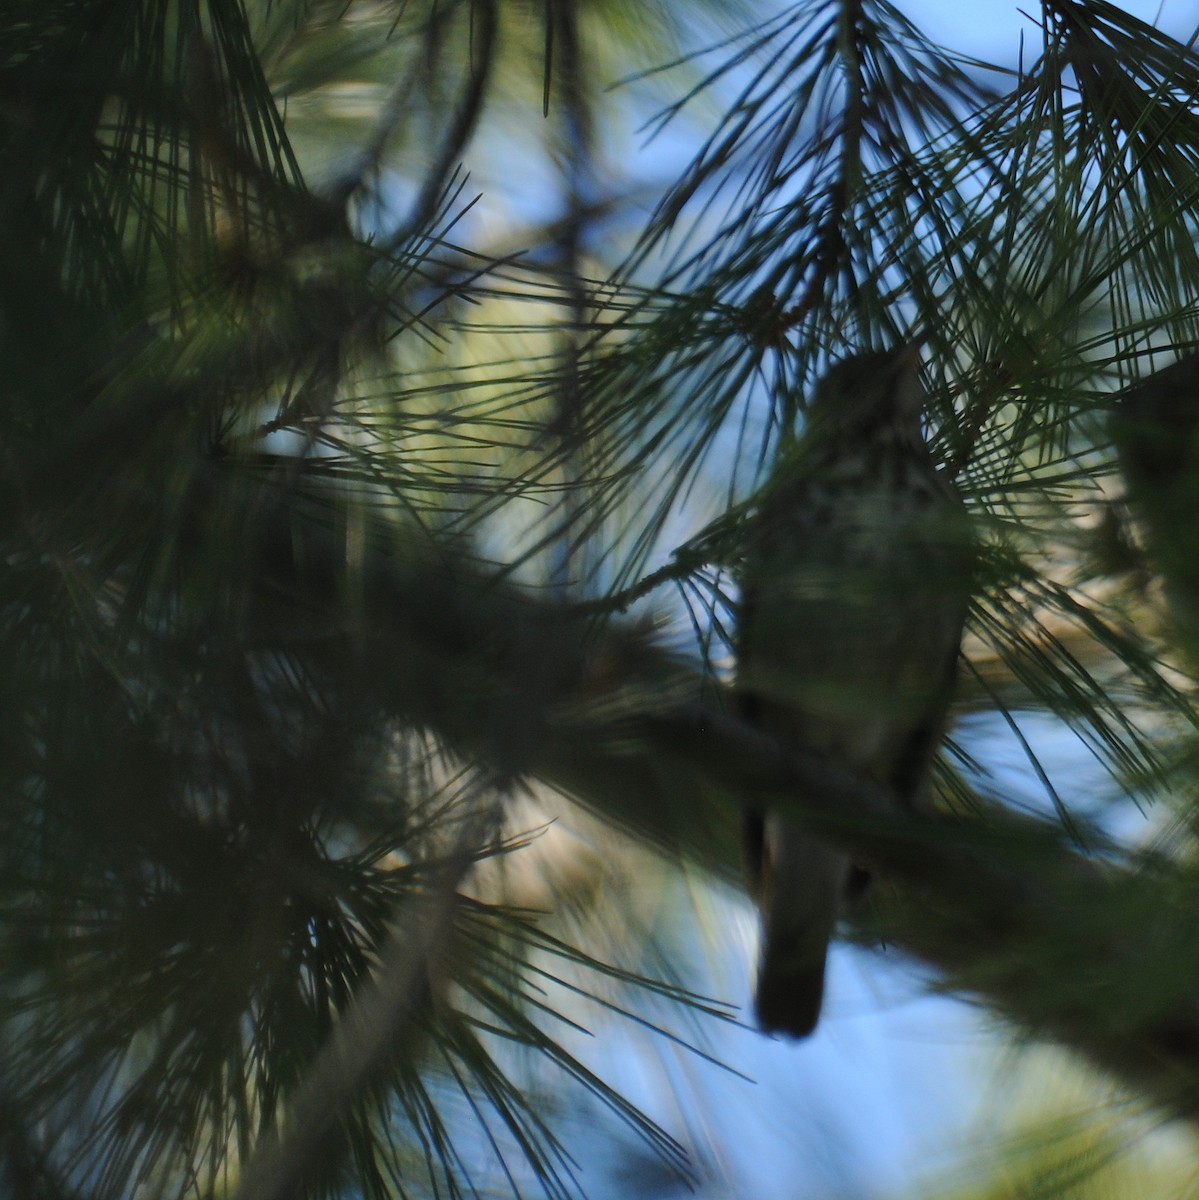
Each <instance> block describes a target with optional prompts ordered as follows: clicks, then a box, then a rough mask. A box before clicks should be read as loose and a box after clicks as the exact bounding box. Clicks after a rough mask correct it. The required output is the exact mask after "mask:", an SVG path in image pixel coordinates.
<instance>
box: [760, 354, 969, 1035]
mask: <svg viewBox="0 0 1199 1200" xmlns="http://www.w3.org/2000/svg"><path fill="white" fill-rule="evenodd" d="M919 372H920V356H919V349H918V347H915V346H909V347H905V348H903V349H900V350H896V351H885V352H882V353H868V354H861V355H857V356H855V357H853V358H849V359H846V360H844V361H843V362H840V363H838V364H837V365H835V366H834V367H833V368H832V369H831V370H830V371H829V372H828V374H827V376H826V377H825V378H824V379H823V380H822V381H821V383H820V385H819V387H818V389H817V392H816V395H815V397H814V399H813V402H812V404H811V406H810V408H809V410H808V413H807V416H806V421H805V424H804V428H803V431H802V434H801V435H800V436H799V437H797V438H795V439H793V440H792V442H791V443H790V444H789V445H787V446H785V447H784V448H783V450H782V451H781V452H780V457H779V461H778V464H777V466H776V467H775V469H774V472H773V474H772V476H771V478H770V480H769V481H768V482H767V484H766V486H765V488H764V489H763V493H762V496H761V499H760V503H759V505H758V512H757V516H756V518H755V520H754V521H753V522H752V524H751V532H750V534H749V536H748V544H747V545H746V546H745V552H744V557H743V565H742V572H741V606H740V607H741V611H740V620H739V626H738V657H737V691H738V694H739V698H740V704H741V708H742V712H743V715H744V716H745V717H746V718H747V719H748V720H750V721H752V722H753V723H754V724H756V725H757V726H758V727H759V728H761V729H762V730H764V731H766V732H769V733H771V734H773V735H774V736H775V737H777V738H778V739H779V740H780V741H784V742H787V743H789V744H791V745H793V746H794V747H795V748H796V749H797V750H802V751H806V752H810V753H812V754H815V755H820V756H822V757H824V758H825V759H826V760H828V761H829V762H832V763H835V764H836V765H837V766H839V767H841V768H842V769H843V770H845V771H846V772H848V773H851V774H854V775H857V776H859V777H861V778H863V779H866V780H869V781H870V782H872V783H875V784H877V785H880V786H882V787H884V788H886V789H887V790H888V791H889V792H890V793H891V794H892V795H893V796H894V798H895V803H896V804H897V805H899V806H901V807H904V808H906V807H909V806H913V805H915V804H917V803H918V802H919V799H920V797H921V795H922V793H924V792H925V791H926V789H927V787H928V778H929V773H930V767H931V764H932V759H933V756H934V754H935V752H936V749H937V745H938V743H939V741H940V738H941V734H942V727H943V722H944V718H945V711H946V707H947V704H948V699H949V691H950V687H951V684H952V679H953V674H954V667H955V663H956V659H957V654H958V648H959V645H960V642H961V637H962V627H963V624H964V621H965V615H966V606H967V602H968V599H969V576H970V561H971V555H970V551H969V532H968V525H967V521H966V515H965V510H964V508H963V506H962V504H961V501H960V500H959V498H958V497H957V495H956V494H955V492H954V491H953V489H952V487H951V486H950V485H949V484H948V482H947V481H945V480H944V479H943V478H942V477H941V475H940V474H939V473H938V471H937V469H936V467H935V465H934V463H933V460H932V456H931V455H930V453H929V449H928V446H927V444H926V443H925V440H924V436H923V432H922V429H921V420H922V415H923V408H924V402H925V394H924V390H923V388H922V387H921V384H920V379H919ZM803 800H804V798H803V796H796V797H795V803H796V806H797V807H801V806H802V804H803ZM745 851H746V861H747V869H748V876H749V884H750V889H751V891H752V892H753V894H754V896H755V898H756V900H757V903H758V906H759V909H760V910H761V917H762V948H761V963H760V966H759V971H758V984H757V995H756V1009H757V1016H758V1022H759V1024H760V1026H761V1027H762V1028H763V1029H764V1030H766V1031H770V1032H778V1033H784V1034H789V1035H791V1036H793V1037H804V1036H806V1035H807V1034H809V1033H811V1031H812V1030H813V1029H814V1028H815V1026H816V1022H817V1020H818V1018H819V1016H820V1006H821V1001H822V998H823V993H824V969H825V959H826V956H827V953H828V944H829V939H830V937H831V936H832V933H833V928H834V925H835V923H836V921H837V917H838V915H839V913H840V911H841V909H842V906H843V904H844V903H845V901H846V900H847V899H850V898H852V897H853V896H855V895H857V894H859V893H860V892H861V890H862V888H863V887H864V886H865V883H866V882H867V880H868V875H867V873H866V872H865V871H864V870H863V869H861V868H860V867H858V866H856V865H855V864H854V863H853V862H852V861H851V860H850V859H849V857H847V855H845V854H844V853H843V852H842V851H840V850H837V849H835V848H833V847H832V846H830V845H827V844H826V843H825V842H823V841H822V840H821V839H820V837H819V836H818V835H817V834H816V833H813V832H812V831H811V830H809V829H807V828H805V826H804V825H803V824H801V823H799V822H797V821H796V820H795V819H794V817H793V816H790V815H788V814H785V813H783V812H773V811H767V812H756V813H750V814H748V815H747V818H746V828H745Z"/></svg>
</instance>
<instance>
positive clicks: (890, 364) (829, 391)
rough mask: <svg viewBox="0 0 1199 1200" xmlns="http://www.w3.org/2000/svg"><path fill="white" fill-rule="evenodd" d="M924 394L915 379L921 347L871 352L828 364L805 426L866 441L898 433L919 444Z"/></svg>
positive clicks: (818, 432) (817, 433)
mask: <svg viewBox="0 0 1199 1200" xmlns="http://www.w3.org/2000/svg"><path fill="white" fill-rule="evenodd" d="M925 400H926V396H925V392H924V387H923V386H922V384H921V383H920V347H919V346H918V345H906V346H901V347H899V348H898V349H895V350H874V351H868V352H867V353H865V354H855V355H853V356H852V357H851V358H846V359H842V360H841V361H840V362H838V363H835V364H834V365H833V366H832V367H830V368H829V371H828V373H827V374H826V375H825V376H824V378H823V379H822V380H821V381H820V383H819V385H818V386H817V388H816V394H815V396H814V397H813V399H812V403H811V405H810V407H809V409H808V418H807V429H808V431H810V434H811V435H813V436H816V437H820V436H822V434H825V433H827V434H831V435H832V436H836V437H840V436H842V435H847V436H850V437H852V438H854V439H856V440H858V441H861V442H866V441H870V440H873V438H874V437H876V436H878V435H880V434H882V435H898V436H900V437H902V438H904V439H905V440H912V441H914V442H922V441H923V436H922V434H921V429H920V423H921V420H922V418H923V415H924V404H925Z"/></svg>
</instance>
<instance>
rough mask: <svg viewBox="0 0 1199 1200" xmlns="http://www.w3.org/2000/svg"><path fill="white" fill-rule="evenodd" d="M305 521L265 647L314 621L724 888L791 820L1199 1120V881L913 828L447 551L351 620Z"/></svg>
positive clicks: (379, 586) (269, 522) (643, 660)
mask: <svg viewBox="0 0 1199 1200" xmlns="http://www.w3.org/2000/svg"><path fill="white" fill-rule="evenodd" d="M295 515H296V514H295V513H293V512H291V511H290V510H289V508H288V501H286V500H284V499H282V498H281V499H280V500H279V501H278V502H277V503H276V504H275V506H274V507H273V509H271V511H270V513H269V517H268V518H266V519H264V521H263V523H262V525H261V527H260V531H259V537H258V541H257V552H256V553H257V561H256V567H255V569H256V571H257V572H258V575H259V583H260V594H261V595H262V596H263V598H264V603H263V606H262V608H261V609H260V614H259V615H260V617H261V618H262V620H261V625H260V632H259V636H261V637H263V638H264V639H266V640H267V641H269V642H270V643H271V644H273V645H275V646H278V647H279V648H284V647H286V646H287V645H288V644H291V645H296V644H297V638H298V635H299V634H300V632H301V631H300V629H299V627H298V626H297V616H298V618H299V620H300V622H301V624H302V626H303V628H304V629H305V630H306V631H307V636H306V637H305V638H304V642H305V645H306V648H307V649H308V650H309V651H312V652H315V653H316V654H317V655H318V656H319V658H320V660H321V662H322V664H323V669H324V670H326V671H328V672H330V673H342V672H351V673H352V679H345V680H344V682H345V683H346V684H347V685H348V686H353V687H354V688H356V689H359V694H367V695H370V696H372V697H373V698H374V700H375V702H376V703H377V704H378V705H380V706H381V707H382V708H384V709H386V710H387V711H389V712H390V713H392V714H393V715H394V716H396V717H397V718H400V719H402V720H404V721H407V722H413V723H415V724H417V725H420V726H423V727H425V728H428V729H431V730H433V731H434V732H436V733H437V734H438V735H439V736H440V737H441V738H443V739H444V740H445V741H446V742H447V743H448V744H449V745H451V746H452V747H453V748H454V749H456V750H457V751H458V752H460V753H462V754H464V755H467V756H469V757H470V758H472V759H474V760H476V761H482V762H484V763H487V764H489V765H490V766H491V768H492V769H493V770H498V771H499V772H501V773H502V774H506V775H509V776H513V777H515V776H520V775H532V776H538V777H540V778H542V779H544V780H546V781H547V782H549V783H551V784H553V785H555V786H557V787H559V788H561V789H562V790H563V791H565V792H567V793H569V794H571V795H573V796H575V797H576V798H578V799H579V800H581V801H582V802H584V803H585V804H587V805H589V806H591V807H593V808H595V809H597V810H599V811H600V812H602V813H604V814H605V815H606V816H608V817H609V818H612V819H615V820H617V821H619V822H620V823H622V824H624V825H626V826H630V827H632V828H634V829H636V830H638V831H639V832H640V833H642V834H644V835H647V836H648V837H650V838H651V839H653V840H654V841H655V842H656V843H657V844H658V845H660V846H662V847H664V848H666V849H667V850H668V851H671V852H678V853H684V854H689V855H692V856H697V857H699V858H701V859H702V860H704V861H705V862H707V863H708V864H709V865H710V866H712V867H714V868H716V869H718V870H720V871H722V872H723V873H725V874H732V873H733V871H734V870H735V857H736V846H737V838H736V835H735V832H734V829H735V822H736V814H737V811H738V807H739V805H740V804H743V803H746V802H754V803H758V804H760V803H762V802H763V801H765V800H769V802H770V803H772V804H776V805H790V806H791V807H792V808H793V811H794V813H795V816H796V818H797V819H800V820H806V821H808V822H810V823H811V825H812V826H813V827H814V828H817V829H819V830H820V831H821V832H822V833H823V835H824V836H826V837H828V838H829V839H830V840H833V841H835V842H837V843H838V844H840V845H842V846H844V847H845V848H846V849H848V850H850V851H851V852H852V853H853V854H854V855H855V856H856V857H857V858H859V859H860V860H861V861H863V862H865V863H868V864H869V865H870V866H871V867H872V868H873V869H874V871H875V872H876V873H877V874H878V875H879V876H880V878H881V879H882V881H883V882H884V884H887V883H889V884H893V885H894V889H893V895H891V897H890V899H889V901H888V902H887V903H885V904H884V905H883V915H882V925H883V928H882V929H881V931H880V932H882V933H883V934H884V936H885V937H886V940H887V941H888V942H889V943H892V944H895V945H898V946H899V947H901V948H902V949H904V950H906V951H908V952H910V953H911V954H913V955H915V956H916V957H918V958H920V959H922V960H924V961H925V962H927V963H928V964H929V965H931V966H933V967H934V968H936V969H937V970H938V971H939V972H941V973H942V974H943V975H944V976H945V980H946V984H947V985H948V986H949V987H951V988H955V989H958V990H962V991H965V992H968V993H970V994H973V995H975V996H977V997H979V998H981V999H982V1000H983V1001H984V1002H986V1003H987V1004H988V1005H990V1006H991V1007H993V1008H994V1009H995V1010H996V1011H998V1012H1000V1013H1002V1014H1003V1015H1004V1016H1005V1017H1007V1018H1009V1019H1011V1020H1012V1021H1014V1022H1016V1023H1018V1024H1020V1025H1022V1026H1023V1027H1024V1028H1026V1029H1028V1030H1029V1031H1030V1032H1032V1033H1034V1034H1036V1035H1039V1036H1044V1037H1048V1038H1052V1039H1054V1040H1056V1041H1059V1042H1061V1043H1063V1044H1065V1045H1068V1046H1070V1047H1072V1048H1073V1049H1075V1050H1076V1051H1077V1052H1078V1053H1080V1054H1082V1055H1083V1056H1085V1057H1087V1058H1089V1059H1090V1060H1091V1061H1092V1062H1094V1063H1096V1064H1097V1065H1099V1066H1101V1067H1102V1068H1104V1069H1105V1070H1107V1071H1109V1072H1111V1073H1112V1074H1113V1075H1114V1076H1115V1077H1116V1078H1118V1079H1120V1080H1121V1081H1123V1082H1124V1083H1125V1084H1127V1085H1128V1086H1130V1087H1131V1088H1133V1089H1135V1090H1136V1091H1138V1092H1141V1093H1143V1094H1145V1095H1146V1096H1148V1097H1149V1098H1151V1099H1152V1100H1153V1101H1154V1102H1157V1103H1160V1104H1161V1105H1163V1106H1164V1107H1166V1108H1167V1109H1168V1110H1169V1111H1171V1112H1173V1113H1175V1114H1177V1115H1181V1116H1186V1117H1188V1118H1191V1119H1194V1118H1195V1117H1196V1116H1197V1115H1199V998H1197V996H1196V994H1195V992H1194V988H1193V979H1194V978H1195V971H1194V970H1190V969H1187V967H1188V964H1199V929H1197V928H1196V926H1195V923H1194V919H1193V912H1194V892H1195V891H1196V887H1197V885H1196V881H1195V880H1194V878H1193V876H1192V875H1191V874H1188V873H1187V871H1186V868H1185V867H1184V866H1179V865H1177V864H1173V863H1170V862H1166V861H1149V862H1146V863H1141V864H1137V865H1119V866H1117V865H1113V864H1112V863H1110V862H1104V863H1100V862H1097V861H1095V860H1093V859H1090V858H1087V857H1086V856H1085V855H1082V854H1080V853H1079V852H1078V851H1077V850H1076V849H1074V848H1073V847H1072V846H1071V845H1070V844H1069V842H1068V840H1067V838H1066V836H1065V835H1064V834H1063V832H1062V831H1061V830H1060V829H1059V828H1057V827H1056V826H1054V825H1052V824H1048V823H1045V822H1040V821H1035V820H1031V819H1029V818H1025V817H1018V816H1015V815H1013V814H1011V813H1009V812H1006V811H1003V810H1000V809H994V810H991V811H989V812H987V814H986V816H985V818H980V817H974V818H970V819H965V818H949V817H945V816H932V815H930V816H927V817H920V818H917V817H913V816H910V815H904V816H896V815H895V814H894V812H893V809H892V806H891V805H890V804H889V803H888V801H887V797H886V796H885V795H883V794H882V793H881V792H880V791H879V790H878V789H877V788H875V787H873V786H871V785H869V784H866V783H864V782H862V781H861V780H858V779H854V778H852V777H850V776H848V775H846V774H844V773H842V772H840V771H838V770H835V769H833V768H831V767H829V766H828V765H827V764H825V763H823V762H821V761H819V760H817V759H815V758H812V757H810V756H808V755H804V754H801V753H794V752H792V751H790V750H789V749H788V748H785V747H783V746H780V745H779V744H777V743H776V742H774V741H773V740H772V739H770V738H768V737H766V736H764V735H762V734H760V733H758V732H757V731H755V730H754V729H752V728H750V727H748V726H746V725H744V724H743V723H741V722H740V721H738V720H736V719H734V718H733V717H732V716H731V715H730V714H729V713H728V712H726V711H724V710H723V708H722V706H721V697H719V696H716V697H714V698H713V699H712V700H711V701H708V702H701V700H699V699H698V697H700V696H702V695H703V694H704V688H705V686H708V688H709V691H710V684H709V685H705V682H704V680H703V678H702V677H701V676H700V675H699V673H698V672H696V671H693V670H691V669H690V668H689V667H687V666H686V665H685V664H683V663H681V662H679V661H678V660H677V659H674V658H672V657H671V656H670V655H668V654H667V653H665V652H664V651H662V650H661V649H660V648H659V647H657V646H655V644H654V642H653V639H652V638H651V637H650V636H649V635H648V634H647V633H646V632H645V631H644V630H640V631H639V630H636V629H628V628H615V629H612V628H609V629H607V630H600V631H597V629H596V627H595V626H594V623H593V622H590V621H588V620H587V619H584V618H581V617H580V616H579V614H578V613H577V611H575V610H571V609H569V608H568V607H566V606H563V605H558V604H556V603H547V602H541V601H535V600H533V599H531V598H530V597H528V596H527V595H524V594H521V593H520V592H518V591H517V590H515V589H513V588H511V587H508V586H506V585H496V584H494V582H489V580H488V578H487V577H486V576H485V575H484V573H483V572H482V571H480V570H479V569H477V568H474V567H472V566H470V565H469V564H468V563H466V562H465V561H463V560H460V559H459V560H454V559H451V558H447V557H446V554H445V552H444V551H441V552H439V556H438V557H434V556H433V555H432V554H431V553H425V552H418V551H416V550H414V549H413V548H412V547H411V546H399V545H396V544H394V542H393V545H392V546H391V547H390V549H384V548H383V546H382V545H381V544H380V545H378V546H377V547H376V549H378V550H379V556H378V557H377V559H376V560H375V563H374V565H373V567H371V568H370V569H369V572H368V576H367V577H366V578H365V579H364V581H363V582H364V585H365V586H364V587H363V588H362V589H361V591H360V593H359V594H360V595H361V596H362V597H363V602H362V604H361V606H360V607H359V609H358V610H357V611H356V613H355V614H354V617H353V620H352V621H351V620H350V619H349V618H348V617H345V616H341V615H339V608H338V601H337V597H338V595H339V594H341V593H342V590H343V589H342V586H341V584H340V582H339V579H340V576H341V575H342V574H344V555H342V554H340V553H339V552H338V550H337V549H336V547H335V546H334V544H333V542H332V541H331V540H330V534H329V533H328V531H327V529H322V530H319V531H318V530H317V528H316V526H315V525H314V523H313V522H312V521H310V520H296V519H295ZM318 612H319V613H321V614H323V615H322V616H321V618H320V620H319V621H318V622H317V624H315V625H314V624H313V618H314V616H315V614H317V613H318ZM314 635H315V636H314ZM798 797H803V803H802V804H801V803H800V802H799V801H798V799H797V798H798ZM882 891H883V893H884V895H886V894H887V893H888V892H889V891H890V889H888V888H886V887H884V888H883V889H882ZM1147 913H1151V914H1152V918H1153V937H1152V939H1149V938H1147V937H1146V914H1147ZM1163 945H1167V946H1168V947H1169V948H1170V951H1171V953H1170V955H1169V957H1170V962H1171V964H1172V969H1171V971H1170V972H1169V974H1168V977H1166V978H1163V979H1161V980H1160V981H1159V986H1157V987H1155V988H1154V989H1153V990H1152V992H1151V995H1152V999H1146V994H1147V992H1148V991H1149V989H1146V988H1145V987H1144V986H1140V987H1137V986H1132V983H1133V982H1135V981H1143V980H1144V979H1145V977H1146V972H1147V971H1150V970H1152V969H1153V964H1154V963H1156V962H1160V961H1161V956H1162V952H1163V951H1162V947H1163ZM1157 974H1159V975H1161V974H1162V972H1161V971H1160V969H1159V970H1158V972H1157Z"/></svg>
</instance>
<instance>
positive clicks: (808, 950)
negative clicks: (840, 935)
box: [754, 815, 851, 1037]
mask: <svg viewBox="0 0 1199 1200" xmlns="http://www.w3.org/2000/svg"><path fill="white" fill-rule="evenodd" d="M763 833H764V842H765V845H764V850H765V859H766V869H765V871H764V873H763V874H764V878H763V881H762V883H763V886H762V891H761V895H760V897H759V899H760V903H761V907H762V956H761V964H760V966H759V969H758V987H757V994H756V996H755V999H754V1007H755V1010H756V1012H757V1017H758V1023H759V1025H760V1026H761V1027H762V1029H763V1030H765V1031H766V1032H768V1033H782V1034H787V1035H789V1036H791V1037H807V1035H808V1034H809V1033H811V1032H812V1030H813V1029H815V1028H816V1022H817V1021H818V1020H819V1018H820V1006H821V1002H822V1000H823V998H824V966H825V961H826V959H827V957H828V945H829V940H830V938H831V937H832V935H833V927H834V925H835V924H836V921H837V915H838V912H839V910H840V906H841V898H842V896H843V895H844V894H845V888H846V883H847V880H848V877H849V874H850V869H851V868H850V862H849V859H848V858H846V856H845V855H844V854H841V853H840V852H839V851H836V850H833V849H831V848H830V847H828V846H826V845H824V844H823V843H821V842H820V841H818V840H817V839H816V838H814V837H812V835H811V833H809V832H806V831H805V830H803V829H800V828H798V827H796V826H795V825H793V824H791V823H789V822H787V821H783V820H781V819H779V818H778V817H775V816H772V815H770V816H767V817H766V819H765V828H764V830H763Z"/></svg>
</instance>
